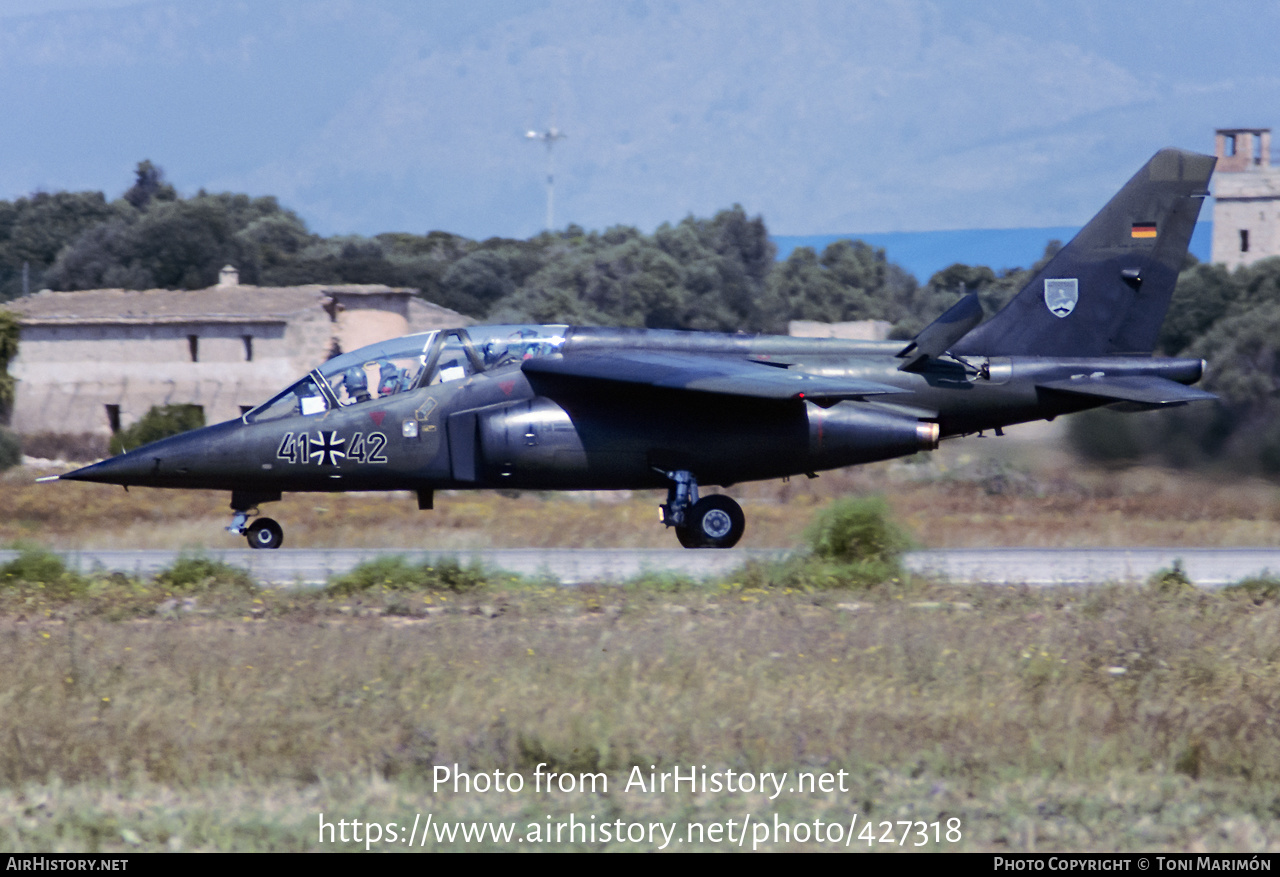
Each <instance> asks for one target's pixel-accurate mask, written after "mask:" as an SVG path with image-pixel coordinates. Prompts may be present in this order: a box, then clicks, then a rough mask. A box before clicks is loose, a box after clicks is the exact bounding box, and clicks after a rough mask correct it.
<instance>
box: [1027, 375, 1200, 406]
mask: <svg viewBox="0 0 1280 877" xmlns="http://www.w3.org/2000/svg"><path fill="white" fill-rule="evenodd" d="M1036 386H1037V387H1040V388H1042V389H1045V390H1058V391H1060V392H1063V393H1076V394H1078V395H1081V396H1092V397H1093V398H1095V399H1107V400H1109V401H1112V402H1134V403H1137V404H1139V405H1148V406H1153V407H1158V408H1159V407H1166V406H1171V405H1185V404H1186V403H1188V402H1202V401H1205V400H1209V399H1216V398H1218V397H1217V396H1215V395H1213V394H1212V393H1207V392H1205V391H1204V390H1199V389H1196V388H1195V387H1188V386H1186V385H1185V384H1180V383H1178V382H1177V381H1171V380H1169V379H1168V378H1160V377H1156V376H1154V375H1127V376H1124V377H1107V376H1105V375H1104V376H1101V377H1082V378H1067V379H1066V380H1062V381H1047V382H1045V383H1043V384H1036Z"/></svg>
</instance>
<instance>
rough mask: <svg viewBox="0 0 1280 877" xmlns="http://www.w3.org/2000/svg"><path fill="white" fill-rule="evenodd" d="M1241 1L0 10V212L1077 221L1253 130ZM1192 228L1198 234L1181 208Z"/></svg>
mask: <svg viewBox="0 0 1280 877" xmlns="http://www.w3.org/2000/svg"><path fill="white" fill-rule="evenodd" d="M1277 35H1280V4H1277V3H1274V2H1270V0H1268V2H1251V0H1240V2H1233V3H1230V4H1216V5H1210V4H1207V3H1203V2H1192V0H1159V2H1151V0H1147V2H1124V0H1110V2H1095V0H1052V2H1048V0H998V2H981V3H962V2H958V0H955V2H953V0H934V2H929V0H871V2H852V0H811V2H805V0H788V2H778V0H697V2H683V0H609V2H604V0H598V2H593V0H470V2H468V3H467V4H466V5H465V8H464V7H463V5H462V4H460V3H457V2H454V0H448V2H423V0H385V2H382V0H358V2H357V0H253V2H242V0H207V2H205V0H201V2H192V0H185V2H130V0H0V82H3V84H4V86H3V88H0V155H3V156H4V160H3V161H2V162H0V198H13V197H17V196H20V195H24V194H28V193H30V192H33V191H36V190H39V189H44V190H55V189H101V190H103V191H105V192H106V193H107V195H108V196H109V197H115V196H117V195H119V194H120V193H121V192H122V191H123V190H124V189H125V188H127V187H128V185H129V184H130V182H131V181H132V169H133V167H134V165H135V164H136V163H137V162H138V161H140V160H141V159H144V158H149V159H151V160H152V161H154V162H156V163H157V164H159V165H160V166H161V167H163V168H164V169H165V171H166V173H167V176H168V178H169V180H170V181H171V182H172V183H174V185H176V186H177V187H178V189H179V191H181V192H183V193H184V194H192V193H194V192H195V191H196V190H198V189H200V188H205V189H209V190H212V191H222V190H232V191H244V192H249V193H251V194H273V195H276V196H278V197H279V198H280V200H281V202H282V203H283V204H285V205H286V206H288V207H291V208H292V209H294V210H296V211H297V212H298V213H299V214H300V215H301V216H302V217H303V219H305V220H306V221H307V223H308V224H309V225H310V227H311V228H312V229H314V230H316V231H319V232H321V233H324V234H333V233H346V232H358V233H362V234H374V233H377V232H380V231H411V232H419V233H423V232H426V231H429V230H432V229H443V230H447V231H452V232H457V233H460V234H465V235H468V236H471V237H488V236H492V235H503V236H517V237H526V236H528V235H531V234H533V233H535V232H536V231H538V230H539V229H540V228H541V226H542V223H543V218H544V213H545V187H544V185H543V179H544V176H545V172H546V150H545V148H544V147H543V146H542V145H541V144H539V143H535V142H530V141H528V140H525V139H524V138H523V136H522V135H523V132H524V131H525V130H527V129H529V128H531V127H537V128H539V129H544V128H546V127H547V126H548V125H550V124H552V122H553V121H554V123H555V125H556V126H557V127H559V128H561V129H563V130H564V131H565V132H566V133H567V135H568V138H567V139H565V140H563V141H560V142H559V143H557V145H556V147H555V160H556V179H557V188H556V224H557V225H558V226H561V227H563V226H564V225H565V224H567V223H569V222H576V223H578V224H580V225H583V226H585V227H587V228H595V229H603V228H605V227H608V226H610V225H615V224H619V223H622V224H628V225H635V226H638V227H640V228H641V229H643V230H646V231H650V230H652V229H653V228H654V227H655V226H656V225H658V224H659V223H661V222H664V221H678V220H680V219H681V218H683V217H684V216H686V215H688V214H690V213H693V214H695V215H699V216H706V215H710V214H712V213H713V212H714V211H716V210H717V209H720V208H723V207H728V206H730V205H732V204H734V203H740V204H742V205H743V206H744V207H745V208H746V209H747V210H748V211H749V212H751V213H752V214H755V213H761V214H763V215H764V218H765V221H766V223H767V224H768V226H769V229H770V230H771V231H772V232H774V233H776V234H818V233H836V232H873V231H899V230H929V229H949V228H1002V227H1023V226H1034V227H1039V226H1055V225H1078V224H1081V223H1083V222H1084V221H1085V220H1087V219H1088V218H1089V216H1091V215H1092V214H1093V213H1094V212H1095V211H1096V210H1097V209H1098V208H1099V207H1100V206H1101V205H1102V203H1103V202H1104V201H1105V200H1106V199H1107V198H1108V197H1109V196H1110V195H1111V194H1112V192H1113V191H1114V190H1115V189H1116V188H1117V187H1118V186H1119V185H1120V184H1122V183H1123V182H1124V180H1126V179H1127V178H1128V177H1129V176H1130V175H1131V174H1132V173H1133V172H1134V171H1135V170H1136V169H1137V168H1138V167H1139V166H1140V165H1141V164H1142V163H1143V162H1144V161H1145V160H1146V159H1147V158H1148V157H1149V156H1150V155H1151V154H1152V153H1153V152H1155V151H1156V150H1157V149H1159V148H1161V147H1164V146H1179V147H1182V148H1186V149H1194V150H1198V151H1204V152H1211V151H1212V145H1213V129H1214V128H1217V127H1228V126H1271V125H1273V124H1274V125H1275V126H1276V127H1277V128H1280V63H1278V62H1280V48H1278V45H1280V40H1278V39H1277ZM1206 218H1207V217H1206Z"/></svg>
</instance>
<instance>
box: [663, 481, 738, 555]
mask: <svg viewBox="0 0 1280 877" xmlns="http://www.w3.org/2000/svg"><path fill="white" fill-rule="evenodd" d="M746 526H747V517H746V515H744V514H743V513H742V506H740V505H738V504H737V503H736V502H734V501H733V499H732V498H730V497H727V496H725V495H724V494H721V493H714V494H712V495H711V496H704V497H703V498H702V499H700V500H698V501H697V502H696V503H694V504H693V507H692V508H690V509H689V511H687V512H685V526H684V527H678V528H676V537H677V538H678V539H679V540H680V544H681V545H683V546H684V547H685V548H732V547H733V546H735V545H737V544H738V540H739V539H741V538H742V531H743V530H745V529H746Z"/></svg>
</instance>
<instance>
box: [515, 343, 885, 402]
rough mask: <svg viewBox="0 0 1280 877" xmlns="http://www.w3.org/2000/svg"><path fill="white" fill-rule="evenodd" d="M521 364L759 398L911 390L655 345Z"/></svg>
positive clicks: (546, 371) (536, 371)
mask: <svg viewBox="0 0 1280 877" xmlns="http://www.w3.org/2000/svg"><path fill="white" fill-rule="evenodd" d="M521 368H523V370H524V372H525V374H527V375H530V376H531V377H532V376H535V375H556V376H559V377H570V378H575V379H579V380H592V381H613V382H618V383H628V384H642V385H645V386H650V387H660V388H662V389H668V390H689V391H696V392H702V393H720V394H724V395H730V396H754V397H757V398H761V399H791V398H807V399H832V400H836V399H862V398H865V397H867V396H881V395H886V394H889V393H906V392H910V391H908V390H903V389H901V388H900V387H894V386H891V385H889V384H880V383H876V382H875V381H865V380H861V379H858V378H844V377H826V376H823V375H810V374H806V373H804V372H800V371H791V370H790V369H784V368H776V367H773V366H770V365H765V364H763V363H758V362H751V361H749V360H743V359H720V358H717V357H710V356H695V355H690V354H679V353H661V352H656V351H654V352H648V351H639V350H637V351H625V352H623V351H618V352H610V353H608V354H596V353H582V354H577V355H574V356H545V357H537V358H534V359H529V360H526V361H525V363H524V365H523V366H521Z"/></svg>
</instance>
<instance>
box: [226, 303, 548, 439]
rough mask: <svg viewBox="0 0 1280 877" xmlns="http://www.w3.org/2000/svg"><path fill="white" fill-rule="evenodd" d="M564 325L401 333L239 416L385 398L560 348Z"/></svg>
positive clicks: (319, 409) (257, 419)
mask: <svg viewBox="0 0 1280 877" xmlns="http://www.w3.org/2000/svg"><path fill="white" fill-rule="evenodd" d="M568 328H569V327H568V326H532V325H527V326H473V327H471V328H470V329H442V330H437V331H434V332H423V333H421V334H418V335H406V336H404V337H403V338H393V339H392V340H390V341H380V342H379V343H377V344H370V345H369V346H368V347H362V348H360V349H359V350H353V351H352V352H351V353H343V354H340V355H338V356H335V357H333V359H330V360H329V361H328V362H325V363H324V364H322V365H321V366H320V367H319V368H317V369H315V370H314V371H312V372H311V373H310V374H309V375H307V376H306V377H305V378H303V379H302V380H300V381H298V382H297V383H296V384H294V385H293V386H291V387H289V388H288V389H286V390H284V391H283V392H281V393H279V394H277V395H276V396H274V397H272V398H271V399H270V400H268V401H267V402H265V403H263V404H262V405H259V406H258V407H257V408H254V409H253V410H252V411H250V412H249V413H247V414H246V415H245V416H244V419H245V422H246V423H261V422H263V421H266V420H276V419H279V418H282V417H292V416H295V415H299V414H301V415H304V416H308V415H312V414H322V413H324V412H325V411H328V410H329V409H331V408H343V407H346V406H348V405H359V404H361V403H363V402H368V401H371V400H373V399H385V398H387V397H389V396H394V395H396V394H397V393H405V392H409V391H411V390H416V389H418V388H420V387H429V386H432V385H434V384H444V383H449V382H451V381H460V380H463V379H465V378H468V377H471V376H472V375H475V374H479V373H481V372H486V371H492V370H493V369H497V368H501V367H503V366H506V365H511V364H518V363H520V362H522V361H523V360H526V359H530V358H532V357H535V356H548V355H550V354H552V353H557V352H559V350H560V348H561V346H562V345H563V344H564V339H565V332H566V331H567V330H568Z"/></svg>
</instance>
